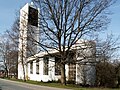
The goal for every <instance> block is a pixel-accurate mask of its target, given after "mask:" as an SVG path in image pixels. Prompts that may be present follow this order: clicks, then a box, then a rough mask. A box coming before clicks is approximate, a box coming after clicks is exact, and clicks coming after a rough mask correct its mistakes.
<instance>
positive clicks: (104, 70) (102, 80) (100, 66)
mask: <svg viewBox="0 0 120 90" xmlns="http://www.w3.org/2000/svg"><path fill="white" fill-rule="evenodd" d="M96 42H97V45H96V47H97V49H96V60H97V64H96V77H97V79H96V85H98V86H104V87H115V86H116V81H117V80H116V79H117V76H116V75H118V74H117V73H116V72H117V71H118V73H119V70H118V68H119V65H118V66H117V65H114V63H113V62H114V61H116V60H118V59H119V57H118V55H119V54H118V50H119V48H120V47H119V44H120V43H119V37H118V38H114V37H113V35H112V34H111V35H108V36H107V38H106V39H105V40H97V41H96ZM118 77H119V75H118Z"/></svg>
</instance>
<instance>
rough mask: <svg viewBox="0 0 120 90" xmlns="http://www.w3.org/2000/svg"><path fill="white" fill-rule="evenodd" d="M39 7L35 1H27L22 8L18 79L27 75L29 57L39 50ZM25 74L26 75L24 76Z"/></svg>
mask: <svg viewBox="0 0 120 90" xmlns="http://www.w3.org/2000/svg"><path fill="white" fill-rule="evenodd" d="M38 17H39V9H38V8H35V7H34V5H33V3H31V4H29V3H27V4H26V5H25V6H23V7H22V8H21V9H20V34H19V55H18V79H24V78H25V77H26V76H27V72H28V71H27V64H26V60H27V58H28V57H30V56H32V55H34V54H36V53H37V52H38V44H37V42H39V18H38ZM24 76H25V77H24Z"/></svg>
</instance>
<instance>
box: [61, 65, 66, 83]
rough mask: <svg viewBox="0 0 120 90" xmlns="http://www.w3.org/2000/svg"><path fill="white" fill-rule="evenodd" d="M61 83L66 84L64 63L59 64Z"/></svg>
mask: <svg viewBox="0 0 120 90" xmlns="http://www.w3.org/2000/svg"><path fill="white" fill-rule="evenodd" d="M61 83H62V85H66V75H65V64H62V65H61Z"/></svg>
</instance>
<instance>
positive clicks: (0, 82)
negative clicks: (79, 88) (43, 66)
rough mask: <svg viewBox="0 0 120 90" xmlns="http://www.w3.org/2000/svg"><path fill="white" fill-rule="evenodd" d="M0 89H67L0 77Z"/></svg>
mask: <svg viewBox="0 0 120 90" xmlns="http://www.w3.org/2000/svg"><path fill="white" fill-rule="evenodd" d="M0 90H69V89H61V88H53V87H46V86H40V85H32V84H27V83H22V82H16V81H10V80H5V79H0Z"/></svg>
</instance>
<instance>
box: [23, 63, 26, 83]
mask: <svg viewBox="0 0 120 90" xmlns="http://www.w3.org/2000/svg"><path fill="white" fill-rule="evenodd" d="M22 66H23V81H24V82H26V78H25V66H24V64H23V63H22Z"/></svg>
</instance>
